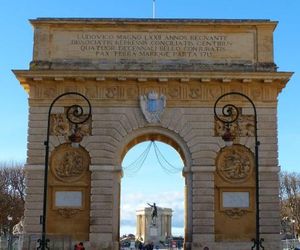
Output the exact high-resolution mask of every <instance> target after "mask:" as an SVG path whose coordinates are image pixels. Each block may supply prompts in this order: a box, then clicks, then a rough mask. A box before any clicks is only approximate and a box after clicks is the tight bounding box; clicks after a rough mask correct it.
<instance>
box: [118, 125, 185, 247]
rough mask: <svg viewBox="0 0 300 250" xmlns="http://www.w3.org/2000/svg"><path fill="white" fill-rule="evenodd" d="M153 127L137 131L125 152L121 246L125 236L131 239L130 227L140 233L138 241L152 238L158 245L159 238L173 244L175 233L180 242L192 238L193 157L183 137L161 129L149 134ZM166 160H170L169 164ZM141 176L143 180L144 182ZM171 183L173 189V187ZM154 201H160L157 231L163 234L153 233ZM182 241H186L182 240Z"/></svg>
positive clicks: (134, 231) (147, 241)
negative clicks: (190, 173)
mask: <svg viewBox="0 0 300 250" xmlns="http://www.w3.org/2000/svg"><path fill="white" fill-rule="evenodd" d="M150 130H151V131H155V130H157V129H155V128H151V129H150V128H148V129H143V131H137V132H136V133H135V134H137V135H135V136H134V137H133V138H131V140H128V142H127V144H126V146H125V147H124V151H123V152H122V159H123V162H122V170H123V178H122V180H121V188H120V190H121V192H120V193H121V195H120V199H121V200H120V203H121V205H120V210H121V211H120V237H121V245H122V243H123V244H124V239H125V241H126V239H127V242H128V240H130V239H128V238H125V237H124V234H126V235H127V236H128V234H129V232H130V230H131V233H133V234H134V235H135V236H136V238H135V240H136V241H142V242H143V243H144V244H147V243H149V242H151V241H154V244H157V242H156V243H155V239H159V241H160V242H161V243H162V242H164V243H170V239H172V236H175V238H176V239H177V240H178V239H179V241H180V239H181V237H182V238H185V239H188V238H189V236H188V231H189V230H187V229H188V221H187V218H188V216H187V214H188V211H187V207H188V206H187V199H188V193H189V192H188V191H189V190H191V186H188V185H189V183H188V182H187V180H186V170H187V169H188V168H189V163H188V161H187V159H189V157H187V156H186V153H187V152H186V150H185V146H184V144H183V142H180V139H179V138H176V139H174V138H173V137H174V135H173V133H171V132H170V131H168V130H165V129H161V128H160V129H159V130H160V131H159V132H158V131H157V132H155V133H153V132H150V133H149V131H150ZM177 137H178V136H177ZM146 151H147V152H146ZM145 154H147V155H145ZM162 154H164V155H165V156H166V158H167V159H169V160H171V162H169V161H168V160H167V159H166V158H165V156H164V155H162ZM143 155H144V156H143ZM140 156H143V157H145V158H144V159H140V161H142V163H141V162H139V163H136V164H135V163H134V160H136V159H137V158H140ZM176 158H177V159H176ZM163 161H167V162H165V163H166V164H165V165H164V163H163ZM133 164H135V165H133ZM168 164H169V166H167V165H168ZM133 176H134V178H133ZM145 176H147V177H145ZM140 177H141V178H143V180H141V181H140V180H139V178H140ZM171 185H172V188H170V186H171ZM127 191H128V195H127V194H126V193H127ZM153 203H156V204H157V207H158V211H159V214H158V218H159V219H158V222H157V225H156V226H157V227H159V228H158V231H157V232H154V234H155V233H157V234H159V236H153V235H151V234H153V228H152V224H151V222H150V217H149V216H150V211H151V208H150V206H149V205H152V204H153ZM171 209H172V212H171V213H170V214H169V215H166V214H165V213H168V211H169V210H171ZM129 210H131V211H129ZM172 213H173V218H172ZM171 221H172V222H171ZM171 224H172V229H171ZM126 225H127V226H126ZM128 225H129V226H128ZM130 225H131V226H130ZM168 227H170V228H168ZM151 230H152V231H151ZM176 236H177V237H176ZM179 244H182V241H180V243H179ZM125 245H126V244H125ZM157 246H158V245H157Z"/></svg>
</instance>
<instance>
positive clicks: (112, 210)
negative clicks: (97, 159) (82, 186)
mask: <svg viewBox="0 0 300 250" xmlns="http://www.w3.org/2000/svg"><path fill="white" fill-rule="evenodd" d="M117 169H119V168H118V167H114V166H96V165H92V166H90V171H91V172H92V174H91V211H90V220H91V225H90V242H91V249H99V248H100V249H102V248H109V249H118V248H119V216H120V215H119V213H120V212H119V211H120V208H119V206H120V204H119V202H120V197H119V196H120V188H119V187H120V186H119V184H120V171H116V170H117ZM117 179H118V180H117Z"/></svg>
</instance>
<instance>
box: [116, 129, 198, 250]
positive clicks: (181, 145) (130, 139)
mask: <svg viewBox="0 0 300 250" xmlns="http://www.w3.org/2000/svg"><path fill="white" fill-rule="evenodd" d="M147 140H157V141H161V142H164V143H166V144H168V145H170V146H171V147H173V148H174V149H175V150H176V151H177V152H178V153H179V155H180V157H181V158H182V160H183V162H184V167H183V169H182V174H183V176H184V178H185V187H184V194H185V195H184V196H185V198H184V210H185V215H184V217H185V218H184V239H185V246H186V247H188V246H189V245H190V242H191V240H192V210H193V208H192V189H193V186H192V172H191V167H192V158H191V153H190V150H189V147H188V145H187V143H186V142H185V141H184V140H183V138H181V137H180V135H178V134H177V133H175V132H174V131H172V130H169V129H166V128H163V127H154V126H151V127H146V128H139V129H137V130H135V131H133V132H131V133H129V134H128V135H127V136H126V137H125V138H124V140H123V142H122V144H121V145H120V146H119V149H118V153H117V155H118V157H119V158H118V159H117V161H118V163H119V166H121V162H122V160H123V158H124V156H125V155H126V153H127V152H128V151H129V150H130V149H131V148H132V147H134V146H135V145H137V144H138V143H140V142H144V141H147ZM120 178H121V176H120ZM119 183H121V181H119ZM120 198H121V197H120V192H119V196H118V201H119V202H120ZM119 209H120V206H119ZM119 215H120V213H119ZM120 219H121V218H120V216H119V221H120Z"/></svg>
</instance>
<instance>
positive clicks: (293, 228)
mask: <svg viewBox="0 0 300 250" xmlns="http://www.w3.org/2000/svg"><path fill="white" fill-rule="evenodd" d="M291 222H292V225H293V227H292V230H293V231H292V235H293V239H295V222H296V220H294V219H291Z"/></svg>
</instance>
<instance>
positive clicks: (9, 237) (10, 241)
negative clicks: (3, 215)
mask: <svg viewBox="0 0 300 250" xmlns="http://www.w3.org/2000/svg"><path fill="white" fill-rule="evenodd" d="M7 220H8V250H11V249H12V240H13V237H12V230H11V226H12V220H13V217H12V216H10V215H8V216H7Z"/></svg>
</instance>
